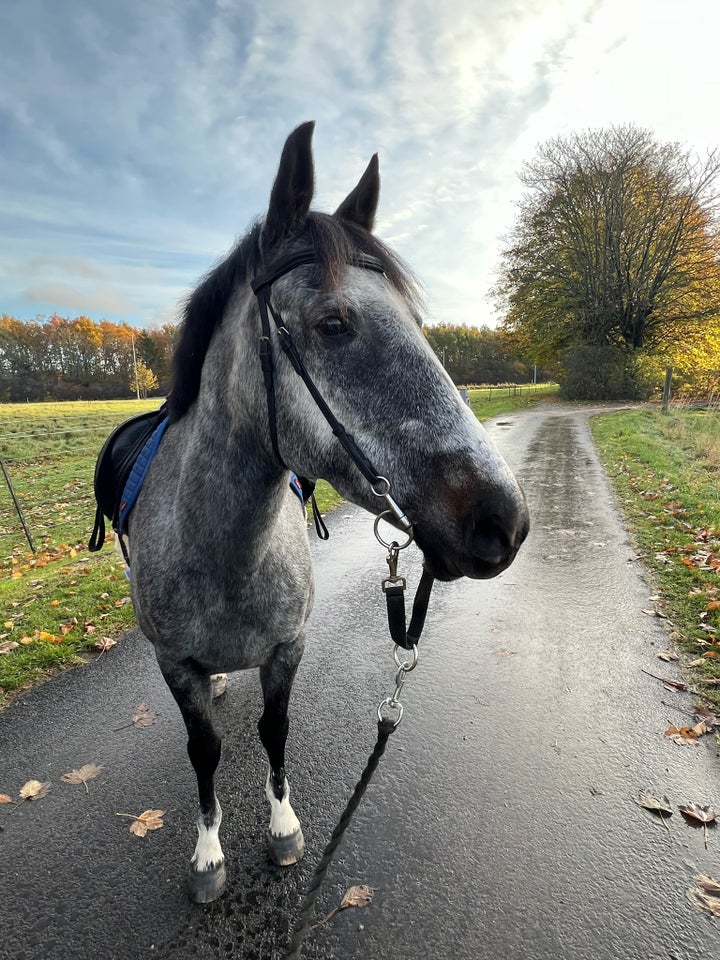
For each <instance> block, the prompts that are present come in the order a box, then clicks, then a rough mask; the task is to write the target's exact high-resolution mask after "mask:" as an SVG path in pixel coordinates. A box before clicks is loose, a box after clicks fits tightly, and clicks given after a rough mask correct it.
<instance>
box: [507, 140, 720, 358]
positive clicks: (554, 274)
mask: <svg viewBox="0 0 720 960" xmlns="http://www.w3.org/2000/svg"><path fill="white" fill-rule="evenodd" d="M719 173H720V156H719V155H718V154H717V153H713V154H710V155H709V156H708V157H707V158H706V159H705V160H704V161H700V160H697V159H693V158H692V157H691V156H690V155H689V154H688V153H686V152H685V151H684V150H682V149H681V148H680V147H679V146H678V145H677V144H660V143H658V142H657V141H656V140H655V139H654V138H653V136H652V134H651V133H650V132H648V131H647V130H641V129H639V128H637V127H634V126H623V127H611V128H610V129H609V130H597V131H588V132H585V133H578V134H575V135H573V136H571V137H568V138H557V139H554V140H550V141H548V142H547V143H545V144H544V145H542V146H541V147H540V148H539V150H538V152H537V154H536V156H535V158H534V159H533V160H532V161H531V162H530V163H528V164H526V165H525V167H524V168H523V170H522V173H521V175H520V176H521V180H522V182H523V184H524V186H525V188H526V192H525V194H524V196H523V199H522V201H521V203H520V209H519V215H518V218H517V221H516V224H515V227H514V230H513V234H512V236H511V239H510V243H509V245H508V247H507V249H506V250H505V251H504V253H503V259H502V266H501V280H500V283H499V285H498V290H497V293H498V296H499V299H500V302H501V305H502V308H503V310H504V323H505V325H506V327H507V328H508V329H509V330H510V331H513V332H515V334H516V335H519V337H520V339H521V340H522V341H523V342H524V343H525V345H526V347H527V348H528V349H529V350H530V351H531V352H532V353H533V354H534V355H535V356H536V358H537V360H538V361H540V362H552V361H557V359H558V357H559V356H561V355H562V353H563V351H566V350H568V349H569V348H570V347H573V346H576V345H578V344H585V345H589V346H592V347H598V348H608V350H609V351H610V352H611V353H612V354H613V356H617V351H618V350H619V351H621V352H622V353H624V354H625V356H626V357H627V358H628V366H629V367H632V364H633V362H634V360H635V359H636V356H637V355H638V354H639V353H640V352H642V351H644V352H652V351H654V350H656V349H662V348H663V346H664V345H667V343H668V342H670V341H676V342H677V341H680V340H682V339H683V338H686V337H687V336H688V335H689V334H692V332H693V331H696V330H697V329H698V324H700V325H702V324H703V323H704V322H706V321H708V320H710V319H712V318H713V317H716V316H718V314H720V238H719V234H718V229H717V219H716V215H717V212H718V193H717V189H716V182H717V179H718V174H719Z"/></svg>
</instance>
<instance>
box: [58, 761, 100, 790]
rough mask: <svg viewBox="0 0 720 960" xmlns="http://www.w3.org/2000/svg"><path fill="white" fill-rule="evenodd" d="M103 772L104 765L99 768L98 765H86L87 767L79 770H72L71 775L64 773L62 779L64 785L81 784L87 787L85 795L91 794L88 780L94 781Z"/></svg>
mask: <svg viewBox="0 0 720 960" xmlns="http://www.w3.org/2000/svg"><path fill="white" fill-rule="evenodd" d="M101 770H102V764H100V766H98V765H97V764H96V763H86V764H85V766H83V767H80V769H79V770H71V771H70V773H64V774H63V775H62V776H61V777H60V779H61V780H62V782H63V783H73V784H79V783H81V784H82V785H83V786H84V787H85V793H89V790H88V787H87V782H88V780H94V779H95V777H96V776H97V775H98V774H99V773H100V771H101Z"/></svg>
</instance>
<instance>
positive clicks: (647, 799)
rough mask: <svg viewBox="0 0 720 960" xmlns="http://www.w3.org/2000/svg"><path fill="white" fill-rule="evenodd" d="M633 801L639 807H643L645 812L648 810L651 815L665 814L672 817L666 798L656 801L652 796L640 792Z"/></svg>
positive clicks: (642, 791)
mask: <svg viewBox="0 0 720 960" xmlns="http://www.w3.org/2000/svg"><path fill="white" fill-rule="evenodd" d="M633 800H634V801H635V803H637V805H638V806H639V807H644V808H645V809H646V810H650V811H651V812H652V813H660V814H663V813H666V814H667V815H668V816H669V817H670V816H672V812H673V810H672V807H671V806H670V801H669V800H668V798H667V797H663V798H662V799H661V800H658V798H657V797H653V796H652V794H650V793H646V792H645V791H644V790H641V791H640V793H638V795H637V796H635V797H633Z"/></svg>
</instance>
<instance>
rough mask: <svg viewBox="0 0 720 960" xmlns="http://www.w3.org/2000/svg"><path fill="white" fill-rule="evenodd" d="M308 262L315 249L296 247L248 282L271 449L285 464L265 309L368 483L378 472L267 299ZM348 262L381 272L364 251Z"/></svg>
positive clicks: (374, 481)
mask: <svg viewBox="0 0 720 960" xmlns="http://www.w3.org/2000/svg"><path fill="white" fill-rule="evenodd" d="M310 263H317V256H316V254H315V251H314V250H299V251H297V252H296V253H291V254H290V255H289V256H288V257H285V259H284V260H281V261H280V263H278V264H276V265H275V266H274V267H273V269H272V270H271V271H269V272H268V273H265V274H260V275H259V276H257V277H255V279H254V280H253V282H252V289H253V293H254V294H255V296H256V297H257V301H258V306H259V307H260V322H261V324H262V336H261V337H260V363H261V364H262V370H263V377H264V379H265V392H266V393H267V402H268V419H269V421H270V440H271V442H272V448H273V453H274V454H275V456H276V457H277V459H278V461H279V462H280V463H282V464H283V466H285V463H284V461H283V458H282V457H281V456H280V448H279V446H278V431H277V415H276V409H275V378H274V369H273V358H272V348H271V346H270V318H269V316H268V312H269V313H270V314H271V315H272V318H273V321H274V322H275V326H276V328H277V332H278V339H279V341H280V346H281V347H282V349H283V350H284V352H285V353H286V354H287V356H288V358H289V359H290V363H292V365H293V369H294V370H295V372H296V373H297V374H298V375H299V376H300V377H301V379H302V381H303V383H304V384H305V386H306V387H307V388H308V390H309V391H310V395H311V396H312V398H313V400H314V401H315V403H316V404H317V406H318V407H319V409H320V412H321V413H322V415H323V416H324V417H325V419H326V420H327V422H328V423H329V424H330V426H331V428H332V432H333V433H334V434H335V436H336V437H337V438H338V440H339V442H340V443H341V444H342V446H343V447H344V448H345V450H346V451H347V453H348V456H349V457H350V459H351V460H352V461H353V463H354V464H355V466H356V467H357V468H358V470H359V471H360V473H362V475H363V476H364V477H365V479H366V480H367V481H368V483H370V484H371V485H377V484H378V483H379V482H380V481H381V479H382V478H381V476H380V475H379V474H378V472H377V470H376V469H375V467H374V466H373V465H372V463H370V461H369V460H368V458H367V457H366V456H365V454H364V453H363V452H362V450H360V448H359V447H358V445H357V444H356V443H355V439H354V437H353V436H352V435H351V434H349V433H348V432H347V430H346V429H345V427H344V426H343V425H342V424H341V423H340V421H339V420H338V419H337V417H336V416H335V414H334V413H333V412H332V410H331V409H330V407H329V406H328V405H327V403H326V402H325V400H324V398H323V396H322V394H321V393H320V391H319V390H318V388H317V387H316V386H315V384H314V382H313V380H312V377H311V376H310V374H309V373H308V371H307V367H306V366H305V364H304V363H303V360H302V357H301V356H300V353H299V352H298V349H297V346H296V344H295V341H294V340H293V338H292V336H291V334H290V332H289V330H288V329H287V327H286V326H285V325H284V324H283V320H282V317H281V316H280V314H279V313H278V312H277V310H275V308H274V307H273V305H272V302H271V301H270V294H271V288H272V285H273V283H274V282H275V281H276V280H279V279H280V277H284V276H285V274H286V273H290V271H291V270H294V269H295V268H296V267H302V266H305V265H306V264H310ZM351 263H352V265H353V266H356V267H363V268H365V269H366V270H375V271H376V272H377V273H384V272H385V271H384V270H383V266H382V264H381V263H380V261H379V260H377V259H376V258H375V257H369V256H365V255H364V254H361V255H358V256H357V257H355V258H353V260H352V261H351ZM401 522H402V521H401ZM408 525H409V524H408Z"/></svg>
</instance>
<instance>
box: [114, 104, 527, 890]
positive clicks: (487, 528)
mask: <svg viewBox="0 0 720 960" xmlns="http://www.w3.org/2000/svg"><path fill="white" fill-rule="evenodd" d="M312 131H313V125H312V124H309V123H308V124H304V125H302V126H301V127H299V128H298V129H297V130H295V131H294V133H292V134H291V135H290V137H289V138H288V140H287V142H286V144H285V147H284V150H283V153H282V158H281V161H280V167H279V170H278V173H277V177H276V180H275V183H274V186H273V189H272V194H271V198H270V206H269V209H268V212H267V215H266V217H265V218H264V220H262V221H260V222H258V223H256V224H255V225H254V226H253V227H252V229H251V230H250V231H249V233H248V234H247V236H245V237H244V238H243V239H242V240H241V241H240V242H239V243H238V245H237V246H236V247H235V249H234V250H233V251H232V252H231V253H230V255H229V256H228V257H227V259H225V260H224V261H223V262H222V263H221V264H220V265H219V266H217V267H216V268H215V269H214V270H212V271H211V272H210V273H209V274H208V276H207V277H206V278H205V279H204V280H203V281H202V283H201V284H200V286H199V287H198V288H197V289H196V290H195V291H194V293H193V294H192V295H191V297H190V299H189V301H188V303H187V306H186V309H185V316H184V322H183V324H182V327H181V331H180V335H179V340H178V343H177V346H176V351H175V356H174V361H173V363H174V383H173V388H172V392H171V395H170V398H169V414H170V424H169V426H168V428H167V430H166V432H165V435H164V438H163V440H162V443H161V444H160V447H159V451H158V453H157V455H156V457H155V460H154V461H153V463H152V465H151V467H150V471H149V473H148V475H147V478H146V480H145V484H144V486H143V488H142V491H141V493H140V496H139V499H138V501H137V504H136V506H135V508H134V511H133V513H132V514H131V516H130V521H129V552H130V561H131V570H132V574H131V583H132V597H133V602H134V604H135V610H136V613H137V618H138V621H139V623H140V626H141V628H142V630H143V632H144V633H145V634H146V636H147V637H149V639H150V640H151V641H152V643H153V645H154V647H155V651H156V654H157V659H158V663H159V665H160V669H161V671H162V674H163V676H164V678H165V680H166V681H167V683H168V686H169V687H170V690H171V691H172V693H173V696H174V697H175V699H176V701H177V703H178V706H179V707H180V710H181V711H182V715H183V719H184V721H185V724H186V727H187V732H188V752H189V755H190V760H191V761H192V764H193V767H194V768H195V772H196V775H197V781H198V791H199V798H200V813H199V817H198V821H197V829H198V841H197V846H196V848H195V853H194V855H193V857H192V861H191V866H190V878H189V889H190V894H191V896H192V897H193V898H194V899H195V900H196V901H198V902H208V901H211V900H213V899H215V898H216V897H218V896H219V895H220V894H221V893H222V891H223V889H224V886H225V865H224V857H223V852H222V848H221V846H220V840H219V828H220V822H221V818H222V813H221V809H220V804H219V803H218V800H217V797H216V795H215V789H214V780H213V778H214V773H215V769H216V767H217V764H218V761H219V758H220V738H219V737H218V735H217V733H216V732H215V729H214V727H213V721H212V713H211V708H212V702H211V699H212V698H211V680H210V678H211V675H213V674H215V673H218V672H221V671H232V670H245V669H249V668H250V667H258V668H259V670H260V682H261V685H262V692H263V699H264V711H263V714H262V717H261V718H260V721H259V723H258V728H259V733H260V738H261V740H262V743H263V745H264V747H265V750H266V751H267V755H268V759H269V772H268V777H267V783H266V787H265V793H266V796H267V799H268V801H269V803H270V829H269V849H270V855H271V856H272V858H273V859H274V861H275V862H276V863H279V864H281V865H288V864H291V863H295V862H296V861H297V860H298V859H299V858H300V857H301V856H302V854H303V848H304V841H303V835H302V831H301V829H300V824H299V822H298V819H297V817H296V816H295V813H294V812H293V809H292V807H291V805H290V789H289V786H288V780H287V777H286V775H285V741H286V736H287V731H288V718H287V710H288V699H289V696H290V689H291V686H292V683H293V679H294V677H295V672H296V670H297V668H298V664H299V662H300V658H301V656H302V652H303V647H304V643H305V634H304V626H305V622H306V620H307V618H308V615H309V613H310V610H311V607H312V601H313V581H312V570H311V565H310V551H309V544H308V537H307V528H306V519H305V515H304V510H303V509H302V508H301V506H300V503H299V502H298V499H297V497H296V496H295V494H294V493H293V492H292V491H291V489H290V487H289V483H288V480H289V476H290V471H294V472H295V473H297V474H299V475H300V476H302V477H307V478H310V479H316V478H318V477H323V478H325V479H327V480H329V481H330V483H331V484H332V485H333V486H334V487H335V488H336V489H337V490H338V491H339V492H340V493H341V494H342V495H343V496H344V497H346V498H347V499H349V500H351V501H353V502H354V503H357V504H360V505H361V506H362V507H364V508H366V509H367V510H369V511H371V512H372V513H374V514H376V515H377V514H378V513H380V512H381V511H383V510H384V509H385V508H386V500H385V499H383V498H382V497H381V496H379V495H378V494H380V493H387V490H388V488H389V487H391V489H392V496H393V498H394V500H395V501H396V503H397V504H398V505H399V506H400V507H401V508H402V510H404V511H405V512H406V514H407V516H408V517H409V518H410V521H411V523H412V525H413V529H414V534H415V540H416V542H417V544H418V545H419V547H420V549H421V550H422V551H423V554H424V563H425V566H426V569H428V570H429V571H430V573H432V574H433V575H434V576H435V577H437V578H439V579H441V580H452V579H455V578H457V577H462V576H467V577H476V578H481V577H482V578H484V577H493V576H495V575H496V574H498V573H500V572H501V571H502V570H504V569H505V568H506V567H507V566H508V565H509V564H510V563H512V561H513V559H514V557H515V555H516V553H517V550H518V548H519V547H520V545H521V543H522V541H523V540H524V538H525V536H526V534H527V530H528V513H527V508H526V505H525V500H524V497H523V494H522V492H521V490H520V488H519V486H518V484H517V482H516V481H515V479H514V477H513V476H512V474H511V472H510V470H509V469H508V467H507V465H506V464H505V462H504V461H503V460H502V458H501V457H500V455H499V454H498V453H497V451H496V450H495V448H494V447H493V444H492V443H491V441H490V440H489V438H488V436H487V435H486V433H485V431H484V430H483V428H482V427H481V426H480V425H479V424H478V422H477V421H476V419H475V417H474V416H473V415H472V413H471V412H470V411H469V409H468V408H467V406H466V405H465V404H464V403H463V402H462V400H461V398H460V396H459V394H458V392H457V390H456V389H455V387H454V385H453V383H452V382H451V380H450V378H449V377H448V376H447V374H446V373H445V371H444V370H443V368H442V366H441V365H440V363H439V362H438V361H437V359H436V358H435V356H434V354H433V352H432V350H431V349H430V348H429V346H428V344H427V342H426V341H425V338H424V337H423V334H422V331H421V329H420V321H419V316H418V300H417V296H416V292H415V290H416V288H415V285H414V283H413V281H412V278H411V276H410V274H409V272H408V271H407V269H406V268H404V267H403V265H402V264H401V262H400V261H399V260H398V258H397V257H396V256H395V255H394V254H393V253H392V252H391V251H390V250H389V249H388V248H387V247H386V246H385V245H383V244H382V243H381V242H380V241H379V240H377V239H376V238H375V237H374V236H373V235H372V233H371V230H372V227H373V222H374V219H375V210H376V206H377V201H378V194H379V186H380V183H379V176H378V165H377V156H374V157H373V158H372V160H371V161H370V164H369V166H368V168H367V170H366V171H365V173H364V174H363V176H362V178H361V179H360V181H359V183H358V185H357V186H356V187H355V188H354V190H352V192H351V193H350V194H349V195H348V197H347V198H346V199H345V200H344V201H343V203H342V204H341V205H340V207H339V208H338V209H337V210H336V212H335V213H334V214H333V215H328V214H321V213H316V212H309V208H310V202H311V200H312V196H313V191H314V174H313V161H312V153H311V147H310V142H311V138H312ZM269 316H271V317H272V324H270V323H269V321H268V317H269ZM288 338H289V339H291V340H292V349H290V348H289V347H288V343H287V342H285V341H286V340H288ZM293 351H294V353H293ZM298 357H299V358H300V360H301V363H300V360H298V359H297V358H298ZM299 365H304V368H305V370H306V371H307V373H308V376H309V377H311V378H312V382H313V384H314V386H315V389H316V392H317V394H318V395H319V396H320V399H321V400H322V401H325V402H326V403H327V406H328V408H329V409H330V410H331V411H332V414H333V415H334V417H336V418H337V421H339V422H340V423H341V424H342V425H343V426H344V427H345V428H346V429H347V434H344V435H343V436H342V437H340V436H339V431H338V429H337V428H334V427H332V426H331V425H330V423H329V422H328V419H327V418H326V415H325V414H324V413H323V410H322V409H321V407H322V404H321V403H320V401H319V400H318V398H317V397H314V396H313V395H312V393H311V391H310V390H309V389H308V388H307V385H306V384H305V383H303V379H302V378H301V377H300V376H298V367H299ZM337 421H335V422H336V423H337ZM348 437H350V440H348ZM353 438H354V439H353ZM350 442H352V444H354V447H352V448H351V449H354V450H357V451H359V455H358V456H355V455H353V456H351V455H349V453H348V449H349V447H348V444H349V443H350ZM370 464H372V465H373V466H372V467H371V468H369V469H371V470H372V471H373V472H371V473H370V474H369V476H368V465H370ZM375 468H376V469H377V475H374V471H375ZM381 478H387V479H386V481H382V480H381ZM386 483H387V486H386V485H385V484H386ZM396 515H397V516H400V515H401V511H396ZM394 522H395V523H396V524H397V523H398V521H397V520H395V521H394Z"/></svg>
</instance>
